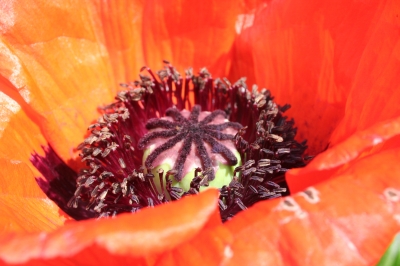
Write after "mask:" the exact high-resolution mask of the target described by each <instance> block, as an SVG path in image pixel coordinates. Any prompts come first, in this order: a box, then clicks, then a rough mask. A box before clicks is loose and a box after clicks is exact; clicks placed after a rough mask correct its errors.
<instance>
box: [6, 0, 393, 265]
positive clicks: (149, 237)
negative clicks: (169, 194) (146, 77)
mask: <svg viewBox="0 0 400 266" xmlns="http://www.w3.org/2000/svg"><path fill="white" fill-rule="evenodd" d="M0 7H1V8H0V10H1V12H2V15H1V16H0V17H1V18H0V21H1V22H0V31H1V43H0V58H1V60H0V66H1V67H0V73H1V81H0V82H1V94H0V96H1V97H0V102H1V109H0V110H1V112H0V117H1V119H0V125H1V126H0V130H1V131H0V132H1V133H0V142H1V145H0V154H1V157H0V158H1V165H2V171H1V175H2V176H1V182H2V183H1V188H0V189H1V196H0V199H1V202H2V204H1V205H0V206H1V207H0V208H1V209H0V210H1V218H0V225H1V230H2V234H1V236H0V241H1V246H0V258H1V260H2V261H3V262H8V263H26V264H33V263H43V264H44V263H48V264H51V263H53V264H60V263H75V264H77V263H81V264H95V263H104V264H110V263H118V262H121V263H127V262H131V263H133V262H134V263H137V264H144V265H146V264H150V265H153V264H157V265H159V264H161V265H162V264H165V265H170V264H189V265H190V264H200V263H202V264H206V263H208V264H210V265H215V264H238V265H243V264H249V263H251V264H254V265H258V264H266V265H270V264H278V265H279V264H304V263H307V264H311V265H312V264H328V263H332V262H337V263H340V264H357V265H358V264H361V265H364V264H374V263H376V262H377V261H378V260H379V258H380V257H381V256H382V254H383V253H384V251H385V249H386V247H387V246H388V245H389V243H390V241H391V239H392V238H393V236H394V235H395V233H396V232H398V231H399V229H400V217H399V213H400V181H399V178H398V175H399V173H400V166H398V164H397V161H398V158H399V157H400V156H399V155H400V154H399V153H400V146H399V144H400V142H399V140H400V138H399V133H400V116H399V114H400V108H399V107H398V104H397V99H399V96H400V95H399V93H400V90H399V84H400V82H399V81H400V79H399V76H400V75H399V73H400V62H399V61H400V59H399V58H400V44H399V40H400V39H399V38H398V37H399V28H400V18H399V13H400V6H399V3H398V1H394V0H393V1H384V2H383V1H382V2H380V1H370V2H358V1H354V2H351V1H341V2H336V3H334V4H333V3H319V2H318V1H315V2H314V1H289V0H288V1H265V2H263V1H244V2H241V1H238V2H237V3H229V4H228V3H223V2H221V1H220V2H218V3H217V2H215V3H214V2H212V1H210V2H204V1H203V2H201V3H197V2H193V3H192V2H191V1H178V2H175V1H170V2H168V3H166V2H164V3H158V2H156V1H154V2H153V1H146V2H145V3H142V2H136V1H127V2H126V3H123V2H121V3H118V4H117V3H115V2H111V1H110V2H101V3H100V2H97V1H93V2H91V1H88V2H84V3H82V2H80V1H75V2H73V1H72V2H69V3H64V2H63V3H57V2H53V1H51V2H48V1H45V0H43V1H24V3H21V2H18V3H16V2H12V1H0ZM164 58H168V59H169V60H171V61H172V62H173V63H174V65H175V67H176V68H177V69H184V67H187V66H193V68H194V69H200V68H201V67H203V66H206V67H207V68H208V69H209V70H210V72H211V73H212V74H213V76H220V77H224V76H227V77H229V78H230V79H232V80H234V79H235V78H236V79H237V78H239V77H241V76H247V78H248V81H249V83H250V84H252V83H257V84H259V85H260V86H263V87H264V86H265V87H267V88H268V89H270V90H271V92H272V94H273V95H274V96H275V100H276V101H277V103H278V104H281V105H283V104H285V103H290V104H291V106H292V108H291V109H290V110H289V111H288V112H287V115H288V116H290V117H293V118H294V119H295V121H296V125H297V127H298V137H297V138H298V139H300V140H301V139H308V141H309V142H308V143H309V144H308V145H309V153H312V154H318V155H317V156H316V157H315V159H314V160H313V161H312V162H311V163H309V164H308V165H307V166H306V167H304V168H301V169H295V170H291V171H289V172H288V173H287V175H286V179H287V183H288V185H289V188H290V191H291V193H292V195H291V196H289V197H285V198H280V199H275V200H269V201H264V202H261V203H257V204H255V205H254V206H252V207H251V208H249V209H247V210H245V211H243V212H240V213H239V214H237V215H236V216H235V217H234V218H233V219H231V220H230V221H228V222H226V223H222V222H221V220H220V216H219V212H218V207H217V202H218V193H217V191H215V190H208V191H206V192H204V193H200V194H199V195H197V196H191V197H187V198H184V199H182V200H179V201H176V202H172V203H170V204H165V205H162V206H158V207H156V208H152V209H144V210H141V211H140V212H139V213H137V214H134V215H129V214H121V215H118V216H117V217H115V218H114V219H103V220H98V221H96V220H85V221H72V220H71V218H70V217H69V216H68V215H67V214H65V213H64V212H63V211H62V210H60V209H59V208H58V206H57V205H56V204H54V203H53V202H52V201H51V200H49V199H48V198H47V196H46V195H45V194H44V193H43V191H42V190H41V189H40V188H39V186H38V184H37V183H36V181H35V177H38V176H41V174H40V173H39V172H38V170H37V169H36V168H35V167H33V165H32V164H31V162H30V158H31V155H32V154H34V153H35V152H36V153H38V154H39V155H40V156H45V154H44V153H43V151H42V148H41V146H45V147H47V146H48V145H50V146H51V147H52V148H53V149H54V151H55V153H56V154H57V156H59V158H61V159H62V160H63V161H65V162H67V163H68V165H69V166H70V167H72V168H73V169H78V168H79V165H78V163H76V161H77V160H76V158H77V153H76V152H75V151H74V148H75V147H77V145H78V144H79V143H80V142H81V141H82V137H83V136H84V134H85V131H86V128H87V126H88V125H89V124H90V123H91V122H92V121H93V120H94V119H96V117H97V116H98V114H97V111H96V110H97V109H96V108H97V107H98V106H102V105H105V104H108V103H110V102H112V98H113V96H114V95H115V94H116V92H117V85H116V84H119V83H120V82H125V81H129V80H134V79H135V75H136V74H135V73H137V69H140V67H141V66H143V65H145V64H146V65H149V66H157V65H158V64H159V62H161V61H162V59H164Z"/></svg>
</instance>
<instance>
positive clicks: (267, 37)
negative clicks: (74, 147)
mask: <svg viewBox="0 0 400 266" xmlns="http://www.w3.org/2000/svg"><path fill="white" fill-rule="evenodd" d="M399 12H400V2H399V1H396V0H391V1H362V2H360V1H339V2H337V1H336V2H335V3H331V2H327V1H295V0H288V1H270V2H269V3H268V4H264V5H260V6H259V7H258V8H256V9H255V10H253V11H250V12H248V13H247V18H248V21H249V22H248V24H247V27H245V28H244V29H243V30H242V31H241V33H240V35H239V36H238V38H237V40H236V42H235V58H238V60H239V64H233V69H232V70H231V73H232V74H235V75H236V74H237V73H242V74H241V75H246V76H249V78H250V79H251V80H252V81H256V82H257V83H258V84H259V85H260V86H263V87H264V86H265V87H267V88H268V89H270V90H271V91H272V94H273V95H274V96H276V100H277V102H278V103H280V104H282V105H283V104H286V103H290V104H291V106H292V108H291V110H289V111H288V113H287V114H288V115H289V116H291V117H294V118H295V121H296V125H297V126H298V128H299V134H298V139H308V140H309V144H310V145H309V146H310V149H309V153H310V154H316V153H318V152H321V151H323V150H324V149H325V148H326V147H327V145H328V144H329V143H331V144H337V143H339V142H341V141H343V140H345V139H346V138H347V137H349V136H351V135H352V134H353V133H355V132H356V131H359V130H364V129H366V128H368V127H370V126H372V125H373V124H375V123H377V122H382V121H385V120H387V119H391V118H394V117H396V116H398V115H399V112H400V109H399V107H398V104H397V101H396V99H398V98H399V96H398V93H399V91H400V89H399V86H400V85H399V84H400V75H398V73H399V71H400V70H399V69H400V59H399V58H400V56H399V54H400V41H399V35H398V28H399V23H400V21H399V18H398V14H399ZM242 57H244V59H241V58H242ZM253 70H254V72H255V73H254V74H252V73H248V72H250V71H251V72H252V71H253ZM337 125H339V127H338V128H336V127H337ZM332 133H333V134H332ZM331 134H332V137H331V139H330V140H329V136H330V135H331Z"/></svg>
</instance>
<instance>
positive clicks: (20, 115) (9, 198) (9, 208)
mask: <svg viewBox="0 0 400 266" xmlns="http://www.w3.org/2000/svg"><path fill="white" fill-rule="evenodd" d="M7 85H8V84H7V83H6V82H4V80H1V81H0V88H1V89H2V90H5V88H6V87H7ZM0 110H1V111H0V169H1V171H0V232H1V233H5V232H40V231H51V230H53V229H54V228H57V227H59V226H60V225H62V224H64V221H65V219H66V218H65V216H64V215H63V214H62V213H61V212H60V209H59V208H58V207H57V205H55V204H54V203H53V202H52V201H50V200H49V199H48V198H47V197H46V195H45V194H44V193H43V192H42V190H41V189H40V188H39V187H38V185H37V183H36V181H35V176H34V175H37V174H38V172H37V171H36V170H35V169H34V167H33V166H32V165H31V164H30V161H29V158H30V152H31V151H32V150H33V149H40V145H42V144H44V143H45V140H44V139H43V137H42V135H41V133H40V131H39V128H38V127H37V126H36V125H35V124H34V123H33V122H32V121H31V120H30V118H29V117H28V116H26V114H25V113H24V111H23V110H22V108H21V106H20V105H19V104H18V103H17V102H15V101H14V100H12V99H11V98H10V97H8V96H7V95H6V94H4V93H3V92H1V91H0Z"/></svg>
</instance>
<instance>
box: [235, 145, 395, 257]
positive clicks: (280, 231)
mask: <svg viewBox="0 0 400 266" xmlns="http://www.w3.org/2000/svg"><path fill="white" fill-rule="evenodd" d="M399 157H400V148H395V149H388V150H386V151H384V152H381V153H379V154H374V155H371V156H367V157H365V158H362V159H359V160H358V161H357V162H353V163H352V164H351V165H349V167H348V168H347V169H346V170H344V171H342V172H341V173H339V174H337V175H336V178H335V179H333V180H331V181H330V182H326V183H322V184H320V185H317V186H315V187H314V188H309V189H308V190H306V191H305V192H300V193H297V194H295V195H294V196H293V197H288V198H283V199H279V200H274V201H269V202H263V203H260V204H257V205H255V206H254V207H252V208H251V209H249V211H246V212H243V213H240V214H239V215H238V216H237V217H236V218H235V219H233V220H232V221H230V222H228V223H227V226H228V229H230V230H231V232H232V234H233V235H234V239H235V241H234V244H233V245H232V250H233V251H232V254H233V257H232V260H231V261H232V262H233V263H234V264H237V265H240V263H243V262H245V261H252V264H254V265H257V264H260V263H266V264H267V265H270V264H274V265H288V264H291V265H293V264H304V263H306V264H308V265H325V264H332V263H334V262H337V263H339V264H345V265H372V264H375V263H377V261H378V260H379V258H380V257H381V255H382V254H383V252H384V251H385V249H386V247H387V246H388V244H389V243H390V241H391V239H392V237H393V235H394V234H395V233H396V232H397V231H398V230H399V229H400V216H399V213H400V179H399V178H398V176H399V175H400V166H399V165H398V164H397V161H398V158H399ZM382 162H386V163H385V164H382ZM391 162H392V163H391Z"/></svg>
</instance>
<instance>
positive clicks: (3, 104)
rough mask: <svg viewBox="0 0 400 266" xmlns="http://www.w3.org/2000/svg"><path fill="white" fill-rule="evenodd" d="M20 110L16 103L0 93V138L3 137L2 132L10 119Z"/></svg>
mask: <svg viewBox="0 0 400 266" xmlns="http://www.w3.org/2000/svg"><path fill="white" fill-rule="evenodd" d="M20 109H21V107H20V106H19V104H18V103H17V102H16V101H14V100H13V99H11V98H10V97H8V96H7V95H6V94H4V93H3V92H1V91H0V137H1V136H2V135H3V131H4V129H5V128H6V126H7V124H8V122H9V121H10V117H11V116H12V115H13V114H16V113H17V112H18V111H19V110H20Z"/></svg>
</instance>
